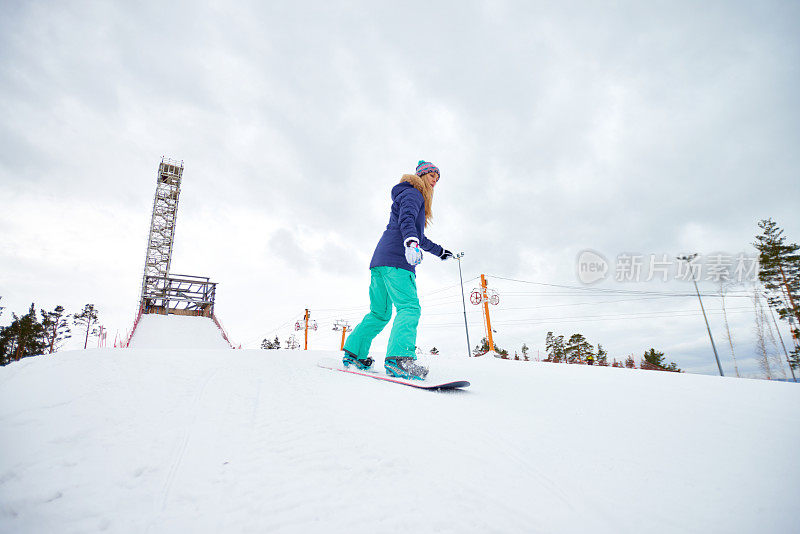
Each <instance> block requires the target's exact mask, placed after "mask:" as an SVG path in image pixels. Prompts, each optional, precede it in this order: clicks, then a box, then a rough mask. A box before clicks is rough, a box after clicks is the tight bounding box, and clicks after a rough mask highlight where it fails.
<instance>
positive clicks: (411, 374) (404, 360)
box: [383, 357, 428, 380]
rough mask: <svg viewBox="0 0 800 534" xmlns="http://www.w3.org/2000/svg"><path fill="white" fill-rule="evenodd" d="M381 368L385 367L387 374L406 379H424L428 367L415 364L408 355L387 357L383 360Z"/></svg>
mask: <svg viewBox="0 0 800 534" xmlns="http://www.w3.org/2000/svg"><path fill="white" fill-rule="evenodd" d="M383 368H384V369H386V374H387V375H389V376H394V377H396V378H405V379H407V380H425V377H426V376H427V375H428V368H427V367H423V366H421V365H417V363H416V361H415V359H414V358H410V357H401V358H391V357H387V358H386V359H385V360H384V362H383Z"/></svg>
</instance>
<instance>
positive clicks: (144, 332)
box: [130, 314, 231, 349]
mask: <svg viewBox="0 0 800 534" xmlns="http://www.w3.org/2000/svg"><path fill="white" fill-rule="evenodd" d="M130 348H134V349H230V348H231V346H230V344H228V342H227V341H225V338H224V337H223V336H222V330H220V329H219V327H218V326H217V325H216V324H215V323H214V321H213V319H210V318H208V317H197V316H191V315H157V314H147V315H142V317H141V319H139V324H138V325H137V326H136V332H134V334H133V337H132V338H131V343H130Z"/></svg>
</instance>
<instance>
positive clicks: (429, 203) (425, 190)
mask: <svg viewBox="0 0 800 534" xmlns="http://www.w3.org/2000/svg"><path fill="white" fill-rule="evenodd" d="M403 182H408V183H410V184H411V185H413V186H414V188H415V189H416V190H417V191H419V192H420V193H422V198H424V199H425V228H427V227H428V224H429V223H430V222H431V221H432V220H433V187H431V184H429V183H428V180H425V179H423V178H422V177H420V176H417V175H416V174H404V175H403V177H402V178H400V183H403Z"/></svg>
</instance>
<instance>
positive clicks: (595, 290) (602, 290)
mask: <svg viewBox="0 0 800 534" xmlns="http://www.w3.org/2000/svg"><path fill="white" fill-rule="evenodd" d="M486 276H487V277H490V278H495V279H498V280H506V281H508V282H517V283H521V284H532V285H538V286H545V287H557V288H561V289H570V290H574V291H584V292H589V293H595V294H604V293H606V294H628V295H663V296H671V297H686V296H691V297H695V296H696V295H695V294H694V293H690V292H682V291H681V292H674V291H648V290H637V289H610V288H603V287H582V286H570V285H564V284H551V283H547V282H534V281H532V280H520V279H518V278H508V277H504V276H499V275H496V274H487V275H486ZM703 295H704V294H703ZM714 295H716V296H719V295H718V294H714V293H709V294H708V296H714ZM731 296H734V295H731Z"/></svg>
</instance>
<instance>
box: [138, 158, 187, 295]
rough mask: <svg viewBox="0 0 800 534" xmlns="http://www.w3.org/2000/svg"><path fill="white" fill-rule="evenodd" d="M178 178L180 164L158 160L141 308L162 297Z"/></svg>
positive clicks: (174, 212) (170, 258)
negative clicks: (149, 300) (159, 161)
mask: <svg viewBox="0 0 800 534" xmlns="http://www.w3.org/2000/svg"><path fill="white" fill-rule="evenodd" d="M182 176H183V162H182V161H181V162H178V161H174V160H171V159H169V158H163V157H162V158H161V163H160V164H159V165H158V178H157V180H156V194H155V198H153V217H152V219H151V220H150V237H149V238H148V240H147V253H146V255H145V258H144V276H143V277H142V294H141V299H140V300H141V302H142V304H145V305H146V304H147V301H148V299H155V298H159V297H161V296H163V291H161V290H160V288H159V286H162V284H164V283H165V282H166V278H167V276H168V275H169V265H170V262H171V261H172V245H173V242H174V240H175V221H176V219H177V217H178V199H179V198H180V195H181V177H182ZM162 288H163V286H162Z"/></svg>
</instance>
